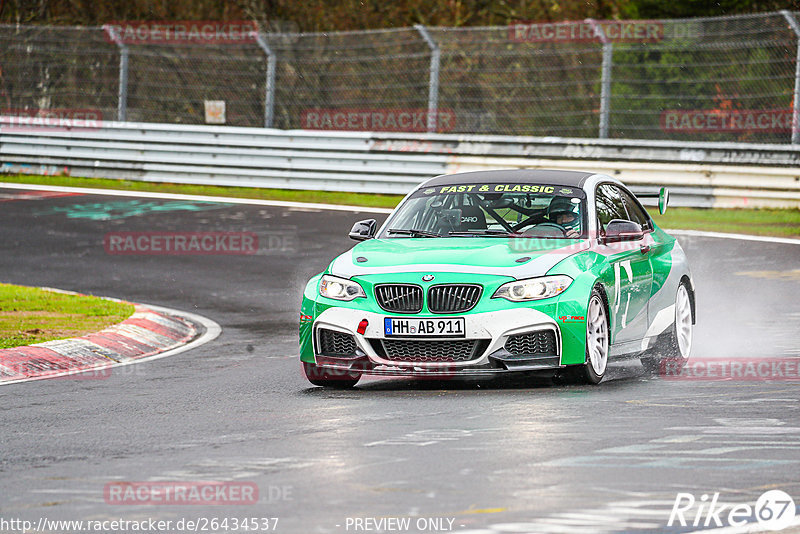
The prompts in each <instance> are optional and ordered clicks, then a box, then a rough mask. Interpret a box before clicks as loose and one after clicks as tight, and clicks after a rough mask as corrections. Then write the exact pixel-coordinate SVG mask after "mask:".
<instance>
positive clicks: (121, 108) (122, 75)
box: [103, 24, 128, 122]
mask: <svg viewBox="0 0 800 534" xmlns="http://www.w3.org/2000/svg"><path fill="white" fill-rule="evenodd" d="M103 30H104V31H105V32H106V33H108V36H109V37H110V38H111V41H112V42H113V43H114V44H116V45H117V48H119V90H118V92H117V120H118V121H119V122H125V121H127V120H128V46H127V45H126V44H125V43H123V42H122V39H121V38H120V36H119V35H118V34H117V30H116V29H114V27H113V26H111V25H109V24H104V25H103Z"/></svg>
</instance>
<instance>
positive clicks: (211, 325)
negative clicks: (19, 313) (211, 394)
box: [0, 288, 222, 386]
mask: <svg viewBox="0 0 800 534" xmlns="http://www.w3.org/2000/svg"><path fill="white" fill-rule="evenodd" d="M47 289H50V288H47ZM60 292H64V293H72V292H71V291H60ZM109 300H117V299H111V298H110V299H109ZM137 304H140V305H142V306H146V307H147V308H149V309H151V310H153V311H157V312H161V313H166V314H169V315H176V316H178V317H185V318H187V319H189V320H191V321H193V322H195V323H199V324H201V325H202V326H203V327H205V329H206V331H205V332H203V334H202V335H201V336H200V337H198V338H197V339H195V340H193V341H192V342H190V343H187V344H186V345H183V346H181V347H177V348H174V349H171V350H168V351H166V352H161V353H158V354H153V355H152V356H147V357H146V358H139V359H135V360H128V361H124V362H116V363H112V364H109V365H104V366H102V367H93V368H88V369H74V370H71V371H64V372H61V373H55V374H48V375H46V376H34V377H31V378H24V379H22V380H12V381H2V382H0V386H10V385H12V384H21V383H23V382H32V381H34V380H48V379H50V378H57V377H60V376H69V375H77V374H81V373H91V372H92V371H96V370H98V369H109V368H114V367H123V366H126V365H133V364H137V363H141V362H149V361H152V360H160V359H161V358H167V357H168V356H175V355H176V354H180V353H181V352H184V351H187V350H190V349H194V348H197V347H199V346H200V345H205V344H206V343H208V342H209V341H213V340H215V339H216V338H217V337H218V336H219V335H220V334H221V333H222V327H221V326H220V325H219V324H217V323H216V322H214V321H212V320H211V319H209V318H207V317H203V316H202V315H197V314H196V313H189V312H184V311H180V310H175V309H172V308H166V307H164V306H155V305H153V304H145V303H142V302H137Z"/></svg>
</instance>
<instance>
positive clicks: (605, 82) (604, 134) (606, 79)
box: [586, 19, 614, 139]
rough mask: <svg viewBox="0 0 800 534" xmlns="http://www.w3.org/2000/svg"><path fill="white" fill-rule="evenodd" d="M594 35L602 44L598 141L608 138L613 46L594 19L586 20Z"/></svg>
mask: <svg viewBox="0 0 800 534" xmlns="http://www.w3.org/2000/svg"><path fill="white" fill-rule="evenodd" d="M586 22H588V23H589V24H591V26H592V30H593V31H594V34H595V35H596V36H597V37H599V38H600V42H601V43H603V66H602V70H601V72H602V73H601V78H600V135H599V137H600V139H607V138H608V126H609V122H610V120H609V117H610V115H611V66H612V64H613V61H614V45H613V44H611V41H610V40H609V38H608V37H607V36H606V32H605V31H603V27H602V26H601V25H600V24H598V23H597V21H596V20H594V19H586Z"/></svg>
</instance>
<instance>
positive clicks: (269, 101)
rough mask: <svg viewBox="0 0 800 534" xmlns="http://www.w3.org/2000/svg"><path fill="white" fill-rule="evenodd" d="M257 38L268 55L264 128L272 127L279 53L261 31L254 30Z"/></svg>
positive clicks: (253, 33)
mask: <svg viewBox="0 0 800 534" xmlns="http://www.w3.org/2000/svg"><path fill="white" fill-rule="evenodd" d="M252 35H253V36H254V37H255V38H256V42H257V43H258V46H259V47H261V50H263V51H264V54H265V55H266V56H267V87H266V94H265V95H264V128H272V118H273V116H274V112H275V68H276V63H277V61H278V55H277V54H276V53H275V52H274V51H273V50H272V48H271V47H270V46H269V43H267V40H266V39H264V36H263V35H261V32H252Z"/></svg>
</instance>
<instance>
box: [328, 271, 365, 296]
mask: <svg viewBox="0 0 800 534" xmlns="http://www.w3.org/2000/svg"><path fill="white" fill-rule="evenodd" d="M319 294H320V295H322V296H323V297H327V298H329V299H334V300H353V299H355V298H358V297H366V296H367V295H366V293H364V289H362V287H361V286H360V285H358V283H357V282H353V281H352V280H348V279H347V278H339V277H338V276H331V275H329V274H326V275H325V276H323V277H322V281H320V283H319Z"/></svg>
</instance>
